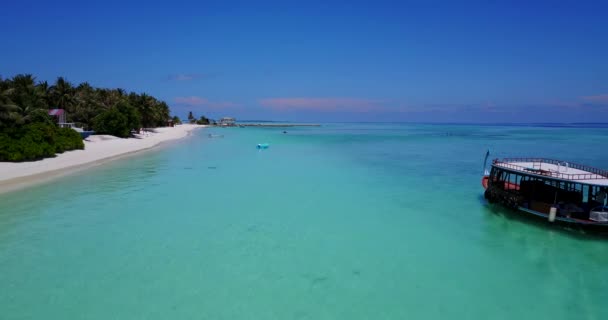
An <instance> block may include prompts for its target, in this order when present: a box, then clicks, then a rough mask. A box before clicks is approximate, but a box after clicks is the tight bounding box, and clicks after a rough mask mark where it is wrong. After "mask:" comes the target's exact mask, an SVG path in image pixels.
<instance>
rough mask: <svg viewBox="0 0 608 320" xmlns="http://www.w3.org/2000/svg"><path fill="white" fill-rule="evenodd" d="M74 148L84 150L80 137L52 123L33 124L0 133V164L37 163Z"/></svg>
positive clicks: (4, 129) (5, 128)
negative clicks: (34, 161) (30, 161)
mask: <svg viewBox="0 0 608 320" xmlns="http://www.w3.org/2000/svg"><path fill="white" fill-rule="evenodd" d="M75 149H84V143H83V142H82V137H81V136H80V134H79V133H78V132H76V131H74V130H72V129H69V128H59V127H57V126H56V125H55V124H53V123H47V122H33V123H29V124H26V125H22V126H10V127H4V128H3V129H2V130H1V131H0V161H24V160H37V159H42V158H46V157H53V156H54V155H55V154H56V153H62V152H64V151H68V150H75Z"/></svg>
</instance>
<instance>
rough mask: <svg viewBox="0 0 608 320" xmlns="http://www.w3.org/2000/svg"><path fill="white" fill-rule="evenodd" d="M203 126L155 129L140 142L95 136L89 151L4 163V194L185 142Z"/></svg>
mask: <svg viewBox="0 0 608 320" xmlns="http://www.w3.org/2000/svg"><path fill="white" fill-rule="evenodd" d="M202 127H205V126H202V125H191V124H183V125H177V126H175V127H166V128H155V129H150V131H149V132H148V133H146V134H143V135H136V138H130V139H121V138H117V137H114V136H108V135H93V136H90V137H88V138H87V139H85V141H84V144H85V149H84V150H75V151H68V152H65V153H62V154H59V155H57V156H56V157H55V158H47V159H43V160H39V161H31V162H19V163H12V162H0V193H1V192H7V191H11V190H16V189H20V188H23V187H26V186H29V185H31V184H34V183H38V182H43V181H47V180H49V179H52V178H55V177H57V176H60V175H63V174H65V173H68V172H72V171H76V170H80V169H85V168H88V167H91V166H94V165H98V164H100V163H103V162H106V161H108V160H113V159H117V158H120V157H121V156H124V155H128V154H132V153H134V152H138V151H142V150H147V149H150V148H153V147H155V146H158V145H159V144H161V143H163V142H166V141H170V140H176V139H180V138H184V137H186V136H188V135H189V134H190V131H192V130H195V129H197V128H202Z"/></svg>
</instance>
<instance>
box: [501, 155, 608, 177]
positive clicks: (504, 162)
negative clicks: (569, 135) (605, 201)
mask: <svg viewBox="0 0 608 320" xmlns="http://www.w3.org/2000/svg"><path fill="white" fill-rule="evenodd" d="M513 162H531V163H533V164H534V163H548V164H553V165H556V166H558V168H559V167H560V166H565V167H568V168H572V169H577V170H581V171H586V173H563V172H559V170H558V171H550V170H540V169H537V168H534V166H533V168H527V167H524V166H520V165H517V164H513ZM493 163H494V164H499V165H500V166H501V167H504V168H509V169H514V170H517V171H523V172H526V173H534V174H539V175H543V176H550V177H554V178H560V179H566V180H597V179H608V171H606V170H602V169H598V168H593V167H589V166H585V165H581V164H577V163H572V162H566V161H559V160H554V159H546V158H504V159H494V161H493Z"/></svg>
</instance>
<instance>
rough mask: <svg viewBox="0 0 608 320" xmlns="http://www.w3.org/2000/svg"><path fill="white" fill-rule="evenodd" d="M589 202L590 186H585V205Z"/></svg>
mask: <svg viewBox="0 0 608 320" xmlns="http://www.w3.org/2000/svg"><path fill="white" fill-rule="evenodd" d="M588 202H589V186H588V185H583V203H588Z"/></svg>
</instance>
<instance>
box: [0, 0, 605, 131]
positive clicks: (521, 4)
mask: <svg viewBox="0 0 608 320" xmlns="http://www.w3.org/2000/svg"><path fill="white" fill-rule="evenodd" d="M487 2H492V3H493V4H488V3H487ZM607 12H608V2H606V1H597V2H592V1H547V2H535V1H480V2H464V1H462V2H461V1H449V2H448V1H446V2H441V1H411V2H407V1H402V2H382V1H369V2H356V1H345V2H331V3H330V2H328V1H323V2H315V1H306V2H304V1H301V2H298V3H296V2H291V1H279V2H274V3H272V2H257V1H256V2H234V1H221V2H207V1H199V2H191V3H187V2H180V1H171V2H165V3H163V4H158V5H157V4H151V3H144V2H141V3H135V2H132V3H127V1H122V2H118V1H104V2H98V3H95V4H83V3H81V2H73V3H70V2H69V1H67V2H49V1H44V2H36V1H31V2H25V3H16V1H13V2H12V3H5V4H3V8H2V11H1V12H0V36H1V38H2V45H1V46H2V50H0V75H2V77H4V78H6V77H11V76H14V75H15V74H18V73H32V74H34V75H35V76H37V78H38V79H39V80H48V81H54V80H55V78H56V77H57V76H64V77H66V78H67V79H68V80H69V81H71V82H73V83H79V82H83V81H88V82H89V83H91V84H92V85H94V86H101V87H121V88H124V89H127V90H129V91H137V92H146V93H148V94H151V95H154V96H156V97H158V98H161V99H163V100H165V101H166V102H167V103H169V105H170V106H171V108H172V110H173V111H174V113H175V114H177V115H179V116H182V117H183V116H184V115H185V114H186V112H187V111H189V110H192V111H193V112H194V113H195V114H196V115H202V114H205V115H207V116H210V117H213V118H217V117H221V116H224V115H231V116H235V117H237V118H239V119H270V120H289V121H423V122H606V121H607V119H608V118H607V117H606V116H608V59H607V58H606V57H608V18H607Z"/></svg>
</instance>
